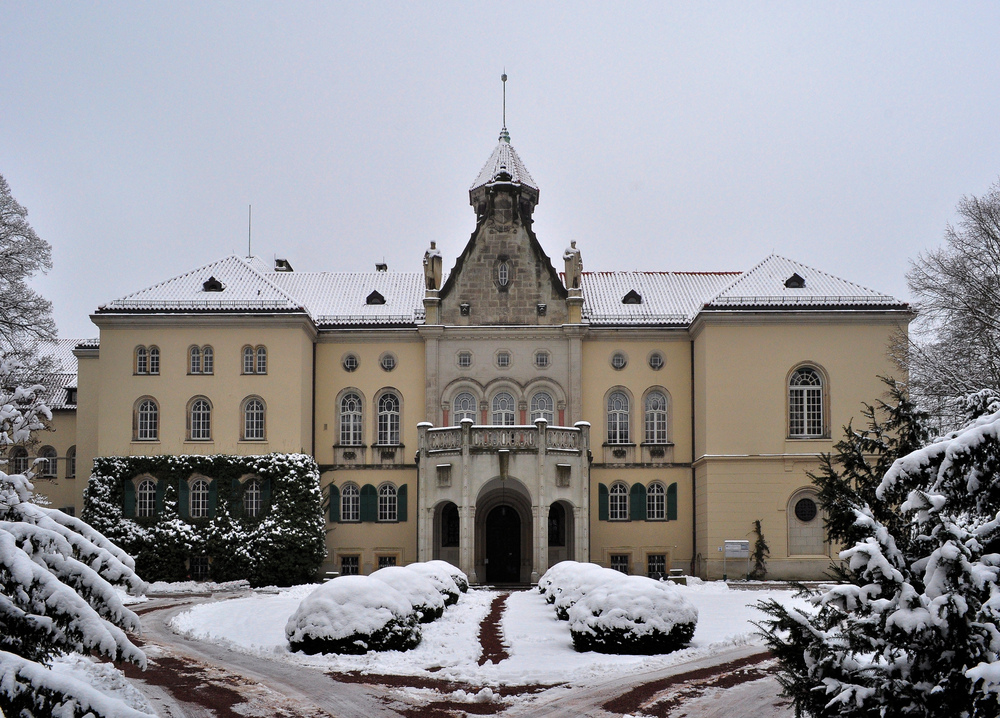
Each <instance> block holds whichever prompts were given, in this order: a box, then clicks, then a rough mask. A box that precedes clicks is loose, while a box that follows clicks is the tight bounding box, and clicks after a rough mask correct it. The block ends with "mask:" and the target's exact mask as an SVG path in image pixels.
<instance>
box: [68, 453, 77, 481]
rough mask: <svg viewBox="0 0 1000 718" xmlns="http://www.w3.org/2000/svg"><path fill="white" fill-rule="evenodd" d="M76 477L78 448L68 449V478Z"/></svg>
mask: <svg viewBox="0 0 1000 718" xmlns="http://www.w3.org/2000/svg"><path fill="white" fill-rule="evenodd" d="M75 477H76V446H71V447H69V448H68V449H66V478H67V479H72V478H75Z"/></svg>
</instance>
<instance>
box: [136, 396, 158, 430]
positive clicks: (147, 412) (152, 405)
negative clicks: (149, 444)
mask: <svg viewBox="0 0 1000 718" xmlns="http://www.w3.org/2000/svg"><path fill="white" fill-rule="evenodd" d="M159 437H160V407H159V406H157V404H156V401H155V400H154V399H150V398H145V399H140V400H139V403H138V404H137V406H136V410H135V440H136V441H156V440H157V439H158V438H159Z"/></svg>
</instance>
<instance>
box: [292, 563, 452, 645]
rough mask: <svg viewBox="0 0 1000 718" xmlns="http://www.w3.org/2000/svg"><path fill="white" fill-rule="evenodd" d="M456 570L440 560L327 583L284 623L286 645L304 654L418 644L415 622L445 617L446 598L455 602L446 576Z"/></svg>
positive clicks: (306, 599) (310, 595)
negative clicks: (450, 597) (451, 597)
mask: <svg viewBox="0 0 1000 718" xmlns="http://www.w3.org/2000/svg"><path fill="white" fill-rule="evenodd" d="M456 570H457V569H455V568H454V567H453V566H451V564H448V563H447V562H445V561H429V562H427V563H413V564H410V565H409V566H390V567H386V568H381V569H379V570H378V571H376V572H375V573H373V574H371V575H370V576H340V577H338V578H335V579H333V580H332V581H328V582H327V583H325V584H323V585H322V586H320V587H319V588H317V589H316V590H315V591H313V592H312V593H310V594H309V595H308V596H306V597H305V598H304V599H303V600H302V603H300V604H299V607H298V609H296V611H295V613H293V614H292V616H291V618H289V619H288V623H287V624H286V625H285V636H286V637H287V638H288V644H289V646H290V647H291V649H292V650H293V651H302V652H303V653H350V654H360V653H367V652H368V651H408V650H409V649H411V648H414V647H416V646H417V645H418V644H419V643H420V638H421V634H420V626H419V625H418V624H419V623H429V622H430V621H433V620H435V619H436V618H439V617H440V616H441V615H442V614H443V613H444V607H445V596H452V595H453V596H455V601H457V600H458V594H459V590H458V586H457V585H456V584H455V581H454V580H453V579H452V577H451V576H452V574H453V572H454V571H456ZM459 574H460V578H462V579H463V580H464V581H465V583H466V585H467V584H468V579H466V578H465V574H464V573H461V572H459ZM431 577H433V580H432V578H431Z"/></svg>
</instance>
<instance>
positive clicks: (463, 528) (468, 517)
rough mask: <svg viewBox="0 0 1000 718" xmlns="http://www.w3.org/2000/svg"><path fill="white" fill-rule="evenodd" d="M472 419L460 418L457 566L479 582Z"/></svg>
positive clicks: (470, 581) (472, 580)
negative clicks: (460, 495) (460, 473)
mask: <svg viewBox="0 0 1000 718" xmlns="http://www.w3.org/2000/svg"><path fill="white" fill-rule="evenodd" d="M472 424H473V421H472V419H468V418H466V419H462V476H461V481H462V503H461V505H460V506H459V507H458V520H459V539H458V545H459V546H460V547H461V548H460V549H459V564H460V565H459V568H460V569H462V571H464V572H465V575H467V576H468V577H469V583H479V578H478V577H477V576H476V563H475V562H476V552H475V539H476V509H475V507H474V506H472V505H471V504H472V487H471V481H472V476H471V474H472V457H471V453H470V451H469V447H470V445H471V443H472Z"/></svg>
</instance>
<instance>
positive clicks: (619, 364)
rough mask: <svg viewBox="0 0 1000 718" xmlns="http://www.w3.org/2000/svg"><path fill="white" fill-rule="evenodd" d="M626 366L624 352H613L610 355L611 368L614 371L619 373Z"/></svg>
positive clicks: (626, 359)
mask: <svg viewBox="0 0 1000 718" xmlns="http://www.w3.org/2000/svg"><path fill="white" fill-rule="evenodd" d="M626 364H628V357H627V356H625V352H615V353H614V354H612V355H611V366H613V367H614V368H615V369H617V370H619V371H621V370H622V369H624V368H625V365H626Z"/></svg>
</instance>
